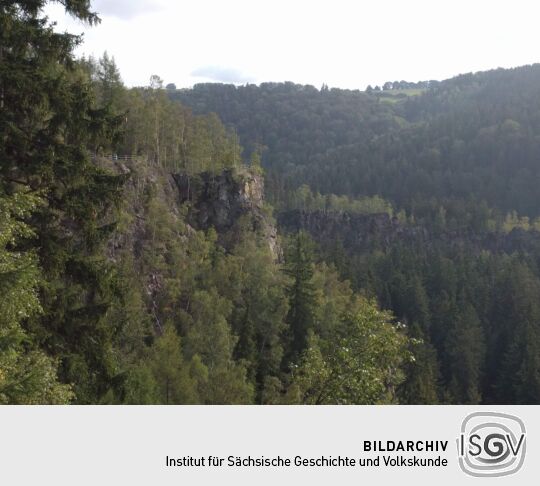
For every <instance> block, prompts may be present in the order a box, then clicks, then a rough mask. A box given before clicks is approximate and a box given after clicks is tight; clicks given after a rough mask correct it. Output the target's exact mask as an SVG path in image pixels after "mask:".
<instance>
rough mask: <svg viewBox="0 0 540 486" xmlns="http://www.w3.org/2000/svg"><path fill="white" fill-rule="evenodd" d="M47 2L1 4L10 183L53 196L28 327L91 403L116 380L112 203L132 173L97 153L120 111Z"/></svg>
mask: <svg viewBox="0 0 540 486" xmlns="http://www.w3.org/2000/svg"><path fill="white" fill-rule="evenodd" d="M46 3H47V2H45V1H35V0H33V1H22V2H3V3H2V5H1V6H0V105H1V109H0V159H1V165H0V176H1V179H0V183H1V184H2V186H3V190H4V191H6V192H8V193H9V192H15V191H30V192H32V193H35V194H37V195H39V196H41V197H42V198H43V200H44V202H45V204H43V205H41V206H39V207H38V209H37V210H36V211H35V212H34V214H33V216H32V219H31V228H32V230H33V231H34V232H35V234H36V239H35V240H34V241H31V242H28V244H27V245H28V246H29V247H31V248H32V247H35V248H36V250H37V251H38V256H39V265H40V267H41V268H42V271H43V275H44V277H45V280H44V282H45V283H44V284H43V285H42V286H41V288H40V297H41V299H40V300H41V305H42V307H43V313H42V315H41V317H36V318H32V319H30V320H29V322H28V327H29V330H30V331H31V333H32V334H33V335H34V336H35V338H36V339H37V340H38V342H40V343H41V344H42V346H43V347H44V348H45V349H46V350H47V351H48V352H49V353H50V354H52V355H53V356H55V357H58V358H59V359H60V361H61V366H60V377H61V379H62V380H63V381H64V382H66V383H75V386H74V391H75V394H76V397H77V400H78V401H79V402H81V403H84V402H91V401H94V400H95V399H96V397H99V396H100V395H101V394H103V393H104V392H105V391H106V389H107V388H108V387H109V386H110V385H111V381H112V375H113V369H112V365H111V342H112V340H113V338H114V335H115V333H116V332H117V329H115V328H114V326H111V325H110V324H109V323H107V322H106V320H105V319H104V317H105V315H106V313H107V309H108V307H109V305H110V302H111V299H112V298H114V271H113V269H112V267H111V265H110V264H109V263H107V261H106V259H105V256H104V251H103V243H104V241H106V239H107V237H108V236H109V235H110V233H111V231H112V230H113V229H114V225H113V224H112V220H111V219H110V216H109V212H110V208H111V206H112V205H114V204H115V202H116V201H118V199H119V198H120V196H121V191H120V190H121V186H122V182H123V178H122V177H119V176H115V175H113V174H110V173H109V172H107V171H106V170H103V169H101V168H99V167H98V166H97V165H96V164H95V163H93V162H92V160H91V158H90V155H89V152H88V148H89V147H93V146H96V145H97V144H98V143H99V142H98V141H99V140H106V139H110V138H112V137H113V134H114V133H115V130H116V124H117V120H116V119H115V118H114V117H112V116H111V115H110V114H109V112H108V111H107V110H106V109H97V108H95V105H94V99H93V93H92V86H91V84H90V83H89V80H88V79H87V77H86V75H85V74H84V72H83V71H82V70H81V69H80V68H79V66H78V64H77V63H76V62H75V60H74V58H73V50H74V48H75V47H76V46H77V45H78V44H79V42H80V39H79V38H78V37H75V36H72V35H69V34H65V33H63V34H60V33H55V32H54V31H53V30H52V28H51V27H50V26H49V24H48V21H47V19H46V18H44V17H43V15H42V9H43V7H44V6H45V4H46ZM61 3H62V4H63V5H64V6H65V8H66V11H67V12H68V13H69V14H71V15H72V16H74V17H76V18H78V19H80V20H83V21H86V22H89V23H95V22H97V21H98V19H97V17H96V16H95V14H93V13H92V12H91V11H90V2H88V1H84V0H66V1H64V2H61Z"/></svg>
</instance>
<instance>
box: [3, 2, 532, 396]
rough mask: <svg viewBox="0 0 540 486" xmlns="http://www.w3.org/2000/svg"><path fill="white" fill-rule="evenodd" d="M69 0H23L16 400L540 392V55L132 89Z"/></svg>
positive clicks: (13, 68)
mask: <svg viewBox="0 0 540 486" xmlns="http://www.w3.org/2000/svg"><path fill="white" fill-rule="evenodd" d="M46 3H47V2H45V1H44V0H41V1H19V2H14V1H13V2H11V1H10V2H3V3H2V4H1V5H0V404H3V403H12V404H19V403H31V404H38V403H78V404H83V403H110V404H119V403H124V404H187V403H202V404H220V403H259V404H302V403H303V404H331V403H338V404H379V403H467V404H477V403H538V402H539V401H540V237H539V234H538V230H539V229H540V223H539V220H537V218H538V217H539V216H540V199H539V197H540V196H539V195H538V191H537V186H538V182H539V175H540V174H539V170H540V164H539V160H538V157H539V156H540V155H539V154H540V150H539V148H540V147H538V143H539V141H540V138H539V137H540V83H539V82H538V81H540V66H537V65H535V66H527V67H523V68H519V69H514V70H496V71H491V72H486V73H477V74H469V75H463V76H459V77H457V78H453V79H450V80H447V81H443V82H433V81H430V82H419V83H409V82H405V81H395V82H394V81H392V82H388V83H386V84H384V85H383V86H382V89H381V88H380V87H376V88H368V89H367V90H366V91H351V90H340V89H329V88H328V87H326V86H323V88H321V89H320V90H319V89H316V88H314V87H312V86H301V85H296V84H293V83H263V84H261V85H260V86H255V85H245V86H239V87H235V86H232V85H220V84H203V85H196V86H195V87H194V88H193V89H176V87H175V86H174V84H171V83H170V84H168V85H167V86H164V85H163V81H162V80H161V79H160V78H159V76H157V75H153V76H152V77H151V78H150V81H149V84H148V86H145V87H137V88H128V87H126V86H125V85H124V84H123V82H122V79H121V75H120V72H119V71H118V69H117V67H116V64H115V61H114V58H113V57H112V56H110V55H108V54H107V53H104V55H103V56H102V57H101V58H99V59H94V58H83V59H76V58H75V56H74V54H73V52H74V49H75V47H76V46H77V45H78V43H80V42H81V39H80V38H78V37H76V36H72V35H69V34H65V33H58V32H55V30H54V29H53V28H52V26H51V25H50V23H49V21H48V20H47V19H46V18H44V16H43V13H42V12H43V7H44V6H45V4H46ZM60 3H62V5H64V6H65V8H66V10H67V11H68V13H70V14H71V15H72V16H74V17H76V18H79V19H80V20H82V21H85V22H88V23H90V24H93V23H96V22H98V20H99V19H98V18H97V17H96V16H95V14H93V13H92V9H91V6H90V2H88V1H86V0H66V1H64V2H60Z"/></svg>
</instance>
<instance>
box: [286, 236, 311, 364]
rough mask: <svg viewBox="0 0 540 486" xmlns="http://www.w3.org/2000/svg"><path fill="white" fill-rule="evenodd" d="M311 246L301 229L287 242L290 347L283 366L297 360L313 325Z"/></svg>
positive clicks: (304, 347) (308, 238) (309, 239)
mask: <svg viewBox="0 0 540 486" xmlns="http://www.w3.org/2000/svg"><path fill="white" fill-rule="evenodd" d="M313 265H314V248H313V241H312V240H311V238H310V237H309V236H308V235H307V233H305V232H303V231H300V232H298V233H297V234H296V235H295V236H293V237H292V238H291V240H290V242H289V245H288V249H287V256H286V266H285V273H286V274H287V275H288V276H289V277H290V279H291V283H290V284H289V286H288V288H287V294H288V296H289V312H288V314H287V318H286V322H287V324H288V326H289V347H288V352H287V353H286V355H285V359H286V362H285V363H284V365H285V366H289V365H290V364H291V363H294V362H296V361H297V359H298V357H299V356H300V355H301V353H302V352H303V351H304V350H305V349H306V346H307V339H308V333H309V331H310V330H311V329H313V325H314V318H315V317H314V313H315V306H316V302H315V294H314V286H313Z"/></svg>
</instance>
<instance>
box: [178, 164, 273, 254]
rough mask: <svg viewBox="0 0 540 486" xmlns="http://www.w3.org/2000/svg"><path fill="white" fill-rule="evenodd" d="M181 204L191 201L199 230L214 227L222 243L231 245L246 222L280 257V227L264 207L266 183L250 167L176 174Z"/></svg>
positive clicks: (193, 220)
mask: <svg viewBox="0 0 540 486" xmlns="http://www.w3.org/2000/svg"><path fill="white" fill-rule="evenodd" d="M173 177H174V180H175V182H176V185H177V187H178V193H179V197H180V203H181V204H188V205H189V207H190V209H189V215H188V219H189V222H190V224H191V225H193V226H194V227H195V228H198V229H203V230H206V229H209V228H214V229H215V230H216V232H217V233H218V237H219V240H220V242H221V243H222V244H223V246H224V247H225V248H230V247H231V246H232V245H233V244H234V242H235V230H236V229H237V228H238V227H239V225H244V226H245V227H246V228H248V229H249V230H252V231H256V232H258V233H259V234H261V236H262V237H263V238H264V239H265V240H266V241H267V242H268V245H269V247H270V250H271V251H272V254H273V255H274V257H275V258H276V259H279V254H280V250H279V246H278V244H277V229H276V227H275V225H274V224H273V221H272V219H271V217H270V216H269V214H267V211H266V210H265V208H264V183H263V179H262V177H261V176H259V175H257V174H255V173H253V172H250V171H248V170H236V169H229V170H224V171H222V172H221V173H219V174H212V173H210V172H205V173H202V174H199V176H198V177H196V178H193V177H189V176H187V175H186V174H175V175H173Z"/></svg>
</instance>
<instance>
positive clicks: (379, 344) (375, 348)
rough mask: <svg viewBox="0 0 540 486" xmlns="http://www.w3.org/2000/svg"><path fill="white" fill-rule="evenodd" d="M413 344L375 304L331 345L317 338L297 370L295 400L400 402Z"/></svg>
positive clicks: (352, 317) (362, 306) (362, 307)
mask: <svg viewBox="0 0 540 486" xmlns="http://www.w3.org/2000/svg"><path fill="white" fill-rule="evenodd" d="M406 346H407V338H406V337H405V336H404V335H403V334H402V333H401V332H400V331H399V329H398V328H397V327H396V326H395V325H393V324H392V323H391V322H390V316H389V314H387V313H384V312H381V311H380V310H378V309H377V307H376V305H375V304H374V303H372V302H369V301H362V302H359V303H358V304H357V306H356V310H355V312H354V314H349V315H345V316H344V317H343V322H342V325H341V326H340V328H339V329H336V332H335V333H334V334H333V335H332V336H331V337H330V338H329V339H328V340H327V341H322V340H320V339H318V338H316V337H312V338H311V339H310V342H309V347H308V349H307V350H306V351H305V352H304V353H303V355H302V359H301V361H300V364H299V365H298V367H297V368H295V369H294V370H293V377H292V384H291V386H290V388H289V390H288V395H289V399H290V400H292V401H293V402H299V403H306V404H377V403H394V402H396V387H397V386H398V385H399V384H400V383H401V382H402V381H403V380H404V378H405V376H404V374H403V372H402V369H401V367H402V365H403V364H404V362H405V361H407V360H408V359H410V355H409V353H408V352H407V349H406Z"/></svg>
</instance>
